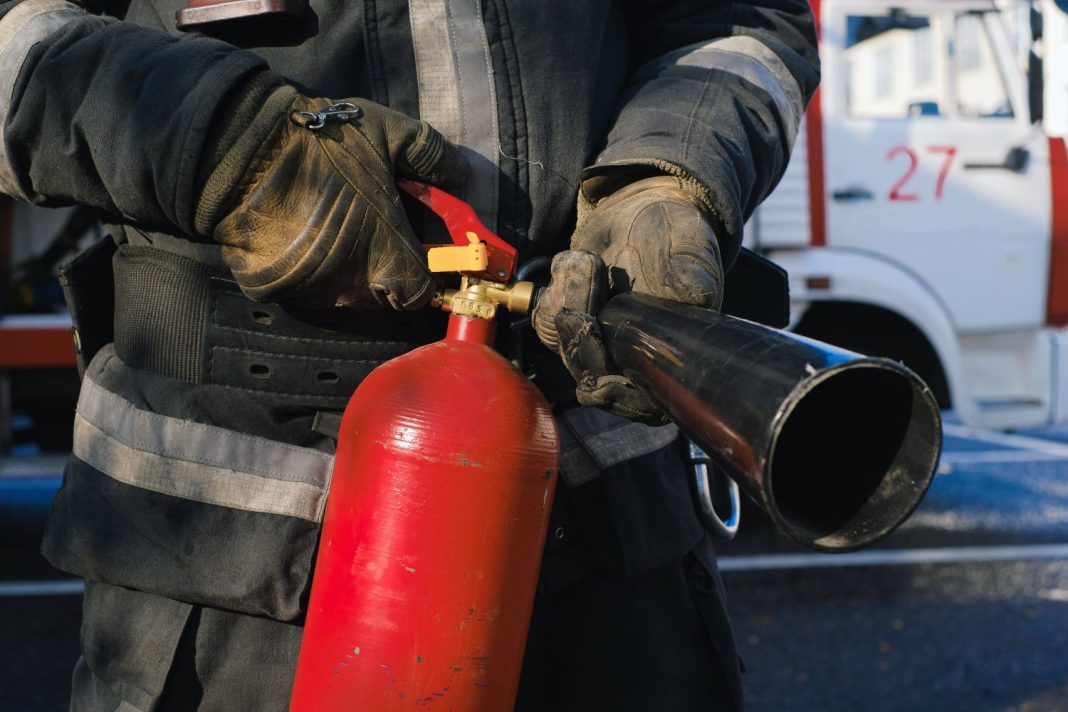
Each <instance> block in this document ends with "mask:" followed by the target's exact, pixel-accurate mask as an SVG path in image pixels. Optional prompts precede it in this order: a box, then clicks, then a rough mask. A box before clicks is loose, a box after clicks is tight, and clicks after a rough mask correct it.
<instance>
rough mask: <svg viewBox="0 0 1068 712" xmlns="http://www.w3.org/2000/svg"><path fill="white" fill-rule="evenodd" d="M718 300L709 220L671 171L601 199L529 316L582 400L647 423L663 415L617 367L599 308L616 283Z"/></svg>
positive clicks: (708, 302) (709, 303)
mask: <svg viewBox="0 0 1068 712" xmlns="http://www.w3.org/2000/svg"><path fill="white" fill-rule="evenodd" d="M629 291H633V292H638V293H640V294H650V295H652V296H655V297H660V298H662V299H670V300H673V301H677V302H683V303H686V304H696V305H698V306H702V307H707V308H710V309H719V307H720V304H721V302H722V299H723V267H722V264H721V262H720V250H719V243H718V241H717V239H716V234H715V232H714V230H713V228H712V224H711V220H710V218H709V216H708V215H707V213H706V212H705V211H704V209H702V208H700V207H699V206H698V202H697V201H696V200H695V198H694V197H693V195H692V193H691V192H689V191H687V190H686V189H685V188H684V187H683V183H682V182H681V181H680V180H679V179H677V178H673V177H669V176H660V177H655V178H646V179H644V180H640V181H637V182H635V183H632V184H630V185H627V186H625V187H623V188H620V189H619V190H617V191H616V192H614V193H612V194H611V195H609V196H608V197H606V198H604V199H603V200H601V201H600V202H598V203H597V204H596V205H595V206H594V207H593V209H592V211H590V212H589V213H588V214H587V215H585V216H584V219H583V220H582V221H581V222H580V225H579V227H578V229H577V230H576V231H575V234H574V235H573V236H572V238H571V249H570V250H569V251H566V252H561V253H560V254H558V255H556V257H555V258H553V263H552V282H551V283H550V284H549V286H548V287H547V288H546V289H545V290H543V292H542V293H541V296H540V297H539V299H538V303H537V305H536V306H535V308H534V312H533V315H532V320H533V323H534V328H535V330H536V331H537V333H538V336H539V337H540V338H541V340H542V342H543V343H544V344H545V345H546V346H548V347H549V348H550V349H552V350H554V351H557V352H558V353H559V354H560V356H561V358H562V359H563V361H564V365H566V366H567V369H568V370H569V371H570V372H571V375H572V376H574V378H575V382H576V383H577V389H576V395H577V398H578V401H579V403H581V404H583V405H592V406H598V407H600V408H604V409H606V410H609V411H612V412H614V413H617V414H618V415H622V416H624V417H627V418H630V419H632V420H637V421H640V422H645V423H650V424H661V423H663V422H665V416H664V415H663V413H662V411H661V410H660V409H659V408H658V407H657V406H656V404H655V403H653V401H652V400H651V399H650V398H649V397H648V396H646V395H645V394H644V393H643V392H642V391H640V390H639V389H638V388H636V387H635V386H634V384H633V383H632V382H631V381H630V380H629V379H627V378H625V377H624V376H622V375H619V374H618V373H616V372H614V366H613V364H612V363H611V359H610V358H609V357H608V354H607V351H606V350H605V346H604V341H603V338H602V335H601V329H600V327H599V326H598V323H597V319H596V315H597V313H598V312H599V311H600V309H601V307H603V306H604V303H605V302H606V301H607V300H608V299H609V298H610V297H611V296H614V295H615V294H619V293H621V292H629Z"/></svg>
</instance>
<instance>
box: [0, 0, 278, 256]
mask: <svg viewBox="0 0 1068 712" xmlns="http://www.w3.org/2000/svg"><path fill="white" fill-rule="evenodd" d="M118 4H119V5H124V3H118ZM96 5H97V6H100V5H101V3H99V2H98V3H96ZM114 5H115V3H112V6H114ZM265 75H268V76H272V77H273V75H270V74H269V72H267V68H266V64H265V62H264V61H263V60H262V59H260V58H259V57H257V56H256V55H254V54H253V53H251V52H247V51H243V50H238V49H236V48H234V47H232V46H230V45H228V44H225V43H223V42H219V41H216V40H211V39H207V38H204V37H199V36H188V37H181V38H178V37H172V36H170V35H167V34H165V33H163V32H159V31H155V30H151V29H147V28H143V27H138V26H134V25H132V24H129V23H126V22H122V21H120V20H117V19H115V18H113V17H105V16H101V15H97V14H94V13H92V12H89V11H87V10H86V9H84V8H83V7H80V6H78V5H75V4H73V3H70V2H64V1H62V0H24V1H23V2H7V3H2V4H0V136H2V140H0V192H2V193H5V194H7V195H10V196H13V197H16V198H21V199H23V200H27V201H30V202H33V203H36V204H40V205H52V206H54V205H68V204H74V203H81V204H84V205H89V206H92V207H95V208H99V209H102V210H104V211H105V212H106V213H108V214H109V216H110V217H112V218H114V219H116V220H121V221H123V222H129V223H134V224H139V225H143V226H146V227H148V228H152V229H160V230H165V231H169V232H173V231H175V230H177V231H180V232H183V233H185V234H188V235H192V234H194V228H193V219H194V213H195V202H196V197H197V196H196V192H197V185H198V164H200V163H201V158H202V156H203V155H204V153H205V148H206V144H207V143H208V142H209V141H210V140H211V136H210V134H211V131H210V128H211V126H212V123H213V121H214V120H215V119H216V118H217V114H218V112H219V111H220V110H224V109H225V107H226V106H227V101H232V100H233V97H234V96H235V94H240V95H241V96H242V101H245V100H247V96H246V94H247V93H248V91H249V87H250V86H253V85H261V84H266V83H270V82H264V81H263V80H262V77H264V76H265ZM262 89H263V91H264V93H266V91H267V88H266V87H265V86H264V87H262ZM202 170H203V169H202V168H201V171H202Z"/></svg>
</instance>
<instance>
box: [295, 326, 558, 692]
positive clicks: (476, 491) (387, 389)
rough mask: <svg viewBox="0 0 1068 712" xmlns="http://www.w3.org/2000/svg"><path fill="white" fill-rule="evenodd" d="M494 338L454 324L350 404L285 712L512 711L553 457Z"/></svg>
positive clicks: (528, 389)
mask: <svg viewBox="0 0 1068 712" xmlns="http://www.w3.org/2000/svg"><path fill="white" fill-rule="evenodd" d="M493 329H494V323H493V322H492V321H487V320H484V319H477V318H473V317H467V316H460V315H457V314H453V315H451V316H450V318H449V329H448V334H447V335H446V337H445V339H444V340H442V341H439V342H437V343H434V344H430V345H428V346H424V347H422V348H419V349H416V350H414V351H412V352H410V353H408V354H406V355H405V356H402V357H400V358H397V359H393V360H391V361H389V362H387V363H385V364H383V365H382V366H380V367H379V368H377V369H375V370H374V371H373V372H372V373H371V375H370V376H369V377H368V378H367V379H366V380H364V382H363V383H361V384H360V387H359V388H358V389H357V390H356V393H355V394H354V395H353V397H352V399H351V400H350V402H349V405H348V407H347V408H346V410H345V414H344V416H343V418H342V423H341V431H340V434H339V440H338V447H337V455H336V458H335V465H334V473H333V477H332V482H331V491H330V496H329V499H328V503H327V507H326V513H325V516H324V521H323V532H322V539H321V542H320V548H319V552H318V557H317V560H316V564H315V575H314V580H313V583H312V590H311V598H310V602H309V607H308V616H307V622H306V626H305V629H304V637H303V640H302V643H301V650H300V658H299V661H298V664H297V674H296V681H295V685H294V689H293V697H292V701H291V707H290V709H291V710H293V711H294V712H310V711H312V710H329V711H331V712H335V711H341V710H367V711H373V712H385V711H388V710H406V709H415V708H418V709H428V708H429V709H438V710H455V711H463V712H491V711H492V712H502V711H505V710H511V709H512V708H513V706H514V704H515V695H516V689H517V686H518V681H519V673H520V668H521V664H522V658H523V651H524V647H525V643H526V636H527V629H528V627H529V622H530V613H531V609H532V607H533V601H534V589H535V586H536V584H537V577H538V568H539V565H540V562H541V553H542V546H543V543H544V539H545V529H546V527H547V525H548V516H549V509H550V507H551V505H552V495H553V488H554V486H555V481H556V477H555V475H556V471H557V466H558V447H557V438H556V431H555V425H554V423H553V418H552V414H551V411H550V408H549V404H548V403H547V402H546V401H545V398H544V397H543V396H542V395H541V394H540V393H539V392H538V391H537V389H536V388H534V386H533V385H531V383H530V382H529V381H528V380H527V379H526V378H524V377H523V376H522V375H521V374H520V373H519V372H518V371H517V370H516V369H515V368H514V367H513V366H512V364H511V363H509V362H508V361H507V360H505V359H504V358H503V357H502V356H500V354H498V353H497V352H496V351H494V350H493V348H492V347H491V346H490V342H491V341H492V338H493Z"/></svg>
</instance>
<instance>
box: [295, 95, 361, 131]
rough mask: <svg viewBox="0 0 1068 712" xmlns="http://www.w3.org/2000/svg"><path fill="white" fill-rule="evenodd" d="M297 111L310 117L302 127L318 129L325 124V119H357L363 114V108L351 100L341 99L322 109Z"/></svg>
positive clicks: (343, 120) (345, 120) (344, 120)
mask: <svg viewBox="0 0 1068 712" xmlns="http://www.w3.org/2000/svg"><path fill="white" fill-rule="evenodd" d="M299 113H300V115H301V116H307V117H308V118H310V119H311V121H309V122H308V123H307V124H305V126H304V128H306V129H311V130H312V131H318V130H319V129H321V128H322V127H324V126H326V122H327V121H342V122H348V121H351V120H352V119H358V118H360V115H361V114H363V110H362V109H360V107H358V106H356V105H355V104H353V103H351V102H348V101H343V102H341V103H339V104H331V105H330V106H328V107H326V108H325V109H323V110H322V111H301V112H299Z"/></svg>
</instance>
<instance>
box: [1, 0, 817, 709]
mask: <svg viewBox="0 0 1068 712" xmlns="http://www.w3.org/2000/svg"><path fill="white" fill-rule="evenodd" d="M304 5H305V3H302V2H292V1H291V2H271V3H236V2H222V3H210V2H208V3H205V2H196V3H189V6H188V7H186V3H185V2H184V1H183V0H151V1H147V0H132V1H130V0H125V1H119V2H106V1H105V2H88V0H87V1H86V2H85V3H83V4H81V5H79V4H76V3H71V2H65V1H63V0H23V1H22V2H4V3H0V128H2V136H3V140H2V141H0V191H2V192H3V193H5V194H7V195H10V196H13V197H16V198H19V199H22V200H26V201H30V202H33V203H36V204H40V205H67V204H81V205H86V206H91V207H93V208H95V209H97V210H99V211H100V215H101V216H102V219H103V221H104V222H105V223H106V224H107V225H108V228H109V230H110V233H111V235H112V237H113V239H112V240H107V241H102V242H101V243H98V245H97V246H95V247H94V249H92V250H90V251H89V252H87V253H85V254H83V255H81V256H80V257H79V259H78V260H76V261H75V263H74V264H73V265H72V266H71V268H70V269H69V271H68V274H67V281H68V282H69V285H70V292H71V300H70V302H71V309H72V316H73V318H74V322H75V327H76V329H77V335H78V341H79V343H80V345H81V357H82V358H83V360H84V364H83V365H84V368H85V373H84V379H83V386H82V391H81V395H80V400H79V405H78V410H77V414H76V421H75V432H74V447H73V454H72V457H71V458H70V461H69V464H68V466H67V469H66V472H65V476H64V482H63V486H62V488H61V489H60V491H59V493H58V495H57V497H56V500H55V503H54V505H53V508H52V511H51V513H50V517H49V522H48V527H47V532H46V535H45V539H44V543H43V552H44V555H45V556H46V557H47V558H48V560H49V561H50V562H52V563H53V564H54V565H55V566H57V567H58V568H60V569H63V570H65V571H68V572H71V573H73V574H76V575H78V576H82V577H84V578H85V579H86V591H85V599H84V619H83V626H82V639H81V643H82V653H83V654H82V657H81V659H80V660H79V662H78V664H77V667H76V670H75V672H74V682H73V688H74V689H73V701H72V709H73V710H93V711H97V710H99V711H103V710H108V711H111V710H119V709H121V710H144V711H147V710H235V709H246V710H267V711H269V710H283V709H285V708H286V705H287V701H288V698H289V691H290V687H291V684H292V676H293V669H294V664H295V660H296V655H297V650H298V646H299V642H300V633H301V617H302V614H303V608H302V606H303V604H304V602H305V599H306V593H307V590H308V585H309V578H310V575H311V573H310V568H311V563H312V560H313V552H314V549H315V545H316V537H317V531H318V524H319V522H320V519H321V515H322V508H323V503H324V500H325V497H326V492H327V488H328V484H329V479H328V478H329V474H330V469H331V453H332V447H333V440H332V437H331V435H332V432H331V422H334V420H335V416H336V413H337V412H338V411H339V410H341V409H342V408H343V407H344V404H345V402H346V400H347V397H348V395H349V394H350V393H351V392H352V390H353V388H354V387H355V386H356V384H357V383H358V382H359V380H360V379H361V378H362V377H363V376H365V375H366V374H367V373H368V372H369V371H370V370H371V369H372V368H373V367H374V366H375V365H376V364H378V363H381V362H382V361H384V360H387V359H389V358H392V357H394V356H397V355H399V354H401V353H404V352H405V351H407V350H409V349H411V348H413V347H415V346H417V345H420V344H422V343H426V342H428V341H431V340H435V339H436V338H438V337H439V336H440V334H441V333H442V332H441V327H440V320H439V318H438V317H439V316H440V315H437V314H434V313H432V312H431V310H426V309H421V307H423V306H424V305H426V304H427V302H428V300H429V299H430V297H431V293H432V291H433V289H434V282H433V280H432V279H431V277H430V275H429V274H428V273H427V271H426V267H425V262H424V259H423V251H422V248H421V246H420V242H423V241H430V240H431V239H432V238H433V235H434V234H435V233H436V231H438V230H439V226H436V225H434V224H433V223H432V222H431V221H429V220H426V219H425V216H423V215H422V214H420V213H419V212H418V211H417V210H411V209H406V206H405V205H404V203H403V202H402V201H401V199H400V198H399V197H398V194H397V191H396V189H395V187H394V180H395V179H396V178H397V177H406V178H415V179H419V180H424V181H428V182H431V183H434V184H436V185H439V186H441V187H443V188H446V189H448V190H450V191H452V192H455V193H457V194H458V195H460V196H461V197H463V198H464V199H466V200H467V201H469V202H471V203H472V204H473V205H474V206H475V208H476V209H477V211H478V212H479V214H480V216H481V218H482V219H483V221H484V222H485V223H486V224H487V225H488V226H489V227H490V228H491V229H493V230H495V231H496V232H497V233H498V234H500V235H501V236H502V237H504V238H505V239H507V240H509V241H510V242H512V243H513V244H514V245H516V246H517V247H518V248H519V250H520V253H521V257H522V258H524V259H527V258H532V257H537V256H555V257H554V259H553V262H552V282H551V285H550V286H549V288H548V290H547V293H546V296H545V297H544V298H543V299H542V300H541V302H540V304H539V307H538V309H537V311H536V312H535V314H534V315H533V322H534V324H535V327H536V329H537V332H538V335H539V336H540V337H541V339H542V340H543V341H544V343H545V344H546V346H547V348H544V349H542V350H541V351H540V352H539V351H538V350H537V349H531V352H532V353H530V361H531V362H532V363H534V364H535V365H536V366H537V369H538V374H539V375H538V383H539V385H540V386H541V387H542V388H543V390H545V391H546V392H547V393H549V394H550V395H551V396H552V400H553V402H554V404H555V406H556V409H557V412H558V414H559V426H560V432H561V439H562V453H561V458H562V471H561V480H562V481H561V486H560V488H559V493H558V495H557V503H556V505H555V507H554V511H553V515H552V521H551V524H550V528H549V540H548V542H547V547H546V553H545V555H544V559H543V562H542V570H541V578H540V582H539V593H538V599H537V602H536V606H535V611H534V617H533V624H532V628H531V635H530V639H529V643H528V649H527V656H526V662H525V667H524V673H523V680H522V683H521V688H520V695H519V702H518V706H517V709H521V710H596V709H614V710H648V709H670V710H679V711H685V710H697V709H702V710H707V709H723V710H727V709H741V707H742V699H741V683H740V677H739V665H738V658H737V654H736V652H735V648H734V643H733V640H732V637H731V633H730V627H729V623H728V620H727V616H726V612H725V608H724V602H723V595H722V590H721V586H720V583H719V579H718V575H717V573H716V569H715V563H714V557H713V554H712V551H711V544H710V542H709V540H708V538H707V536H706V535H705V533H704V531H703V529H702V527H701V525H700V523H699V522H698V520H697V518H696V517H695V515H694V510H693V505H692V503H691V502H690V495H689V491H688V489H687V483H686V472H685V465H684V463H683V460H682V457H681V454H680V449H679V448H678V446H677V444H676V442H675V441H676V440H677V437H678V431H677V429H676V428H675V427H674V426H673V425H671V424H664V421H663V420H662V416H661V415H660V414H659V413H658V412H657V411H656V409H655V407H654V406H652V405H651V404H649V403H647V402H646V401H645V400H644V399H643V397H642V396H641V395H640V393H639V392H638V391H636V390H635V389H634V388H633V386H632V385H631V384H630V383H629V382H628V381H627V380H626V379H624V378H623V377H621V376H619V375H618V374H614V373H613V372H612V370H611V364H610V363H609V361H608V360H607V359H606V358H605V356H604V351H603V347H602V346H601V344H600V339H599V333H598V329H597V325H596V320H595V318H594V317H595V316H596V313H597V310H598V308H599V306H600V305H601V304H602V303H603V302H604V300H605V298H606V297H607V296H609V295H610V294H612V293H614V292H618V291H626V290H635V291H642V292H650V293H654V294H657V295H659V296H666V297H668V298H672V299H676V300H679V301H686V302H692V303H697V304H701V305H704V306H709V307H717V306H718V305H719V304H720V301H721V299H722V285H723V274H724V270H726V269H729V268H730V266H731V265H732V263H733V262H734V260H735V257H736V255H737V253H738V250H739V243H740V240H741V232H742V224H743V222H744V221H745V219H746V217H747V216H748V215H749V214H750V213H751V211H752V210H753V209H754V207H755V206H756V205H757V203H759V201H760V200H761V199H762V198H763V197H764V196H766V195H767V194H768V192H769V191H770V190H771V188H772V187H773V186H774V185H775V183H776V182H777V181H778V179H779V177H780V176H781V174H782V172H783V170H784V168H785V166H786V162H787V159H788V156H789V153H790V150H791V147H792V144H793V142H794V139H795V136H796V132H797V129H798V123H799V120H800V117H801V114H802V112H803V110H804V106H805V104H806V102H807V100H808V99H809V97H810V96H811V94H812V92H813V91H814V90H815V87H816V84H817V81H818V68H817V63H818V60H817V56H816V46H815V35H814V28H813V21H812V15H811V13H810V11H809V8H808V7H807V5H806V4H805V3H804V2H803V1H802V0H755V1H754V2H726V1H722V2H721V1H719V0H665V1H664V2H659V3H654V2H630V1H629V0H588V1H585V2H570V1H564V0H559V1H557V0H483V1H481V2H478V1H476V0H450V1H449V2H438V1H435V0H407V2H402V1H401V0H376V1H375V2H371V1H370V0H366V1H364V2H344V3H343V2H331V1H329V0H311V1H310V2H309V3H307V7H305V6H304ZM179 24H180V25H181V27H179V26H178V25H179ZM576 203H577V210H576V208H575V206H576ZM410 207H411V206H408V208H410ZM561 363H563V364H564V365H566V366H567V368H568V369H569V371H570V372H571V375H572V376H573V377H574V379H575V380H568V379H570V378H571V376H568V371H565V370H564V369H563V368H562V367H561V365H560V364H561ZM576 382H577V384H578V388H577V391H576V390H575V383H576Z"/></svg>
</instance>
